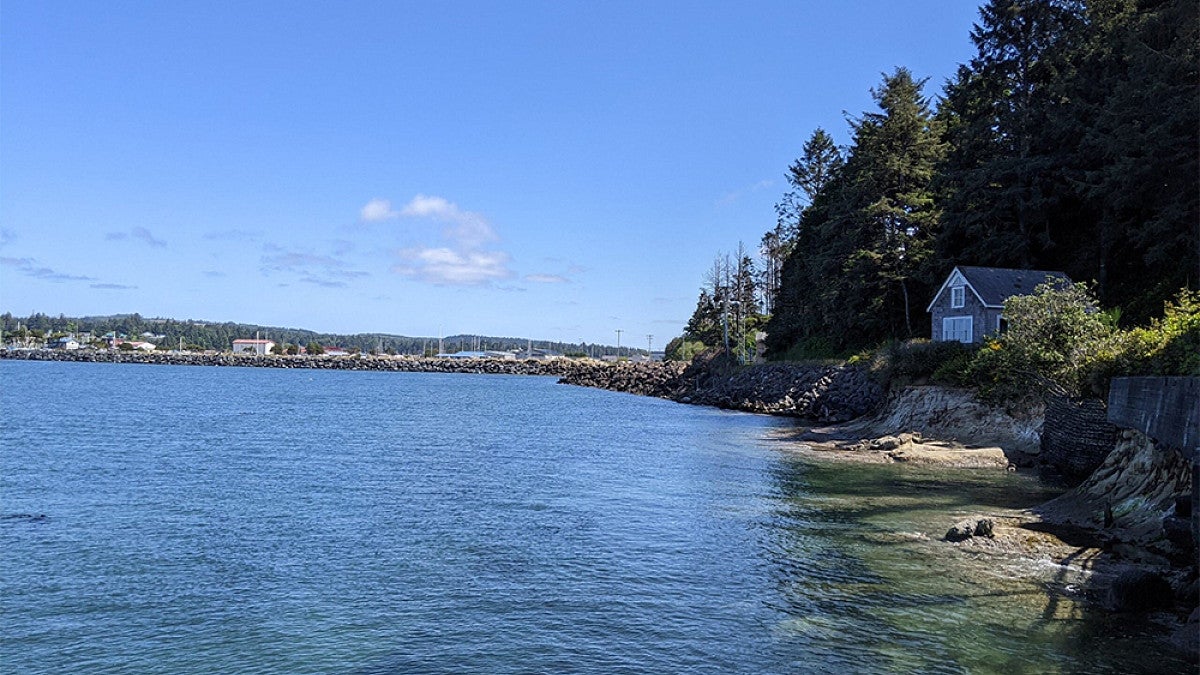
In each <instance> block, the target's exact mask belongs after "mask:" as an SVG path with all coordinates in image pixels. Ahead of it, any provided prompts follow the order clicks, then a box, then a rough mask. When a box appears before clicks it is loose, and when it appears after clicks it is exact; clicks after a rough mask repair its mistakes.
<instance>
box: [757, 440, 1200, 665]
mask: <svg viewBox="0 0 1200 675" xmlns="http://www.w3.org/2000/svg"><path fill="white" fill-rule="evenodd" d="M768 475H769V481H770V499H771V500H772V501H773V503H774V504H775V505H776V507H775V509H774V510H773V511H771V513H770V514H769V516H768V517H766V518H765V520H764V522H763V523H762V527H761V528H760V537H761V541H760V546H761V550H762V552H763V555H764V556H765V557H766V558H767V559H768V560H769V561H770V568H771V574H772V580H773V582H774V585H775V587H776V588H777V591H778V594H777V597H778V602H777V605H776V609H777V610H778V611H780V612H781V613H782V614H785V615H786V617H787V618H785V619H783V620H782V621H781V622H780V625H779V626H778V627H777V632H778V633H779V639H780V640H782V641H784V642H798V643H804V644H805V645H806V646H807V647H808V648H811V649H816V650H817V652H818V653H827V654H831V655H832V654H834V653H843V654H844V653H845V652H846V651H847V650H851V652H852V653H853V652H855V651H856V652H857V653H858V654H860V655H861V656H862V657H863V659H864V660H863V661H861V662H858V663H856V664H854V666H853V670H854V671H855V672H944V673H964V672H971V673H977V672H996V673H1024V672H1030V673H1033V672H1038V673H1041V672H1064V673H1068V672H1069V673H1074V672H1090V673H1096V672H1104V673H1163V672H1194V665H1191V664H1188V663H1187V662H1186V661H1185V660H1183V659H1182V658H1180V657H1179V656H1178V655H1174V654H1170V653H1166V652H1167V651H1168V650H1166V649H1162V648H1160V647H1161V646H1162V645H1161V640H1162V638H1163V633H1164V631H1163V628H1162V626H1161V625H1159V624H1154V623H1151V622H1149V621H1147V620H1146V619H1145V618H1144V617H1130V616H1126V617H1114V616H1111V615H1107V614H1106V613H1104V612H1103V610H1099V609H1097V608H1096V607H1095V605H1094V604H1093V603H1091V602H1089V601H1088V600H1087V597H1086V595H1087V593H1086V588H1087V585H1086V578H1085V576H1084V575H1081V573H1080V571H1079V569H1080V568H1084V569H1088V568H1089V567H1090V566H1091V564H1092V563H1093V562H1094V560H1093V558H1094V557H1095V556H1096V554H1097V551H1096V549H1095V548H1092V547H1090V544H1092V543H1093V542H1091V541H1088V540H1086V539H1081V540H1079V542H1078V543H1079V546H1078V547H1077V549H1076V550H1075V551H1074V552H1073V553H1071V554H1069V555H1068V558H1069V559H1068V560H1066V561H1065V562H1068V563H1074V564H1073V565H1071V566H1066V565H1060V564H1057V561H1055V560H1052V559H1050V558H1049V557H1048V556H1039V555H1037V554H1024V555H1022V554H1018V553H1015V552H1013V551H1007V552H1006V551H1003V550H999V549H997V550H987V549H983V550H975V549H970V548H967V547H956V546H955V545H953V544H950V543H948V542H945V541H942V540H941V537H942V535H943V534H944V533H945V530H946V528H947V527H948V526H949V525H950V524H952V523H953V522H954V521H955V520H956V519H957V518H960V517H963V516H965V515H968V514H979V513H985V514H994V515H997V516H1004V515H1014V513H1015V512H1014V510H1015V509H1022V508H1028V507H1031V506H1034V505H1036V504H1039V503H1041V502H1043V501H1045V500H1047V499H1049V498H1051V497H1053V496H1055V495H1056V494H1058V492H1059V488H1056V487H1052V486H1049V487H1048V486H1046V485H1044V484H1041V483H1039V482H1038V481H1036V480H1034V479H1031V478H1029V477H1026V476H1019V475H1013V474H1008V473H1004V472H989V471H979V470H956V469H946V468H937V469H929V468H922V467H911V466H903V465H849V464H833V463H828V464H823V463H817V462H812V461H810V460H807V459H798V458H795V457H792V456H788V455H786V454H785V455H783V456H781V458H780V460H779V461H778V462H776V463H775V464H774V466H773V467H772V468H771V470H770V471H769V472H768ZM1155 645H1158V647H1155ZM1148 652H1153V653H1155V656H1154V658H1153V659H1152V660H1151V659H1149V658H1147V656H1146V655H1147V653H1148Z"/></svg>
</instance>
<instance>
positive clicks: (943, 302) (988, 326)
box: [925, 266, 1071, 344]
mask: <svg viewBox="0 0 1200 675" xmlns="http://www.w3.org/2000/svg"><path fill="white" fill-rule="evenodd" d="M1047 280H1049V281H1051V282H1055V283H1059V284H1064V285H1065V284H1070V283H1071V279H1070V278H1069V277H1067V275H1065V274H1063V273H1062V272H1047V271H1044V270H1014V269H1005V268H1001V267H966V266H962V267H955V268H954V270H953V271H951V272H950V276H949V277H947V278H946V281H945V283H943V284H942V287H941V288H940V289H938V292H937V294H936V295H934V296H933V301H932V302H930V303H929V307H928V308H927V309H926V310H925V311H927V312H929V317H930V322H931V323H932V326H931V328H932V331H931V335H932V337H933V340H934V342H949V341H951V340H957V341H958V342H963V343H966V344H971V343H975V342H980V341H982V340H983V336H984V335H988V334H991V333H999V332H1000V331H1001V330H1003V328H1004V316H1003V313H1004V301H1005V300H1008V299H1009V298H1011V297H1014V296H1018V295H1032V294H1033V291H1034V289H1035V288H1037V287H1038V286H1039V285H1041V284H1044V283H1046V281H1047Z"/></svg>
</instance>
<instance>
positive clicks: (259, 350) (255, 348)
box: [233, 339, 275, 356]
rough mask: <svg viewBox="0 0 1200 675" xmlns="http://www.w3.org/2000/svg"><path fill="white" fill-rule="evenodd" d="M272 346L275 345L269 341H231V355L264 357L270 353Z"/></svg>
mask: <svg viewBox="0 0 1200 675" xmlns="http://www.w3.org/2000/svg"><path fill="white" fill-rule="evenodd" d="M274 346H275V343H274V342H272V341H270V340H247V339H238V340H234V341H233V353H234V354H255V355H257V356H266V355H267V354H270V353H271V348H272V347H274Z"/></svg>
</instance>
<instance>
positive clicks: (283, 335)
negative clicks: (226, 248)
mask: <svg viewBox="0 0 1200 675" xmlns="http://www.w3.org/2000/svg"><path fill="white" fill-rule="evenodd" d="M18 326H20V329H21V330H22V331H27V332H29V331H31V332H33V333H35V334H36V336H37V337H43V338H49V337H51V336H54V335H66V334H74V335H77V336H78V335H85V334H90V335H92V336H95V337H100V336H103V335H105V334H107V333H116V334H118V335H123V336H126V337H127V338H128V339H129V340H143V339H145V338H143V337H141V336H142V335H143V334H144V333H149V334H151V335H154V336H160V335H161V336H162V337H161V338H158V339H156V340H153V341H154V342H155V343H156V344H158V345H160V347H161V348H163V349H174V348H176V347H178V346H179V345H180V342H181V340H182V343H183V345H184V347H185V348H190V349H214V350H217V351H228V350H229V349H231V348H232V346H233V341H234V340H236V339H238V338H253V337H254V336H255V335H258V336H259V337H261V338H264V339H270V340H272V341H274V342H275V343H277V344H291V345H298V346H301V347H303V346H307V345H308V344H309V343H312V342H315V343H317V344H319V345H321V346H323V347H343V348H346V349H349V350H357V351H360V352H364V353H370V352H378V353H388V354H421V353H422V352H423V351H424V352H436V350H437V349H438V338H436V337H407V336H403V335H388V334H385V333H358V334H354V335H340V334H335V333H318V332H316V331H311V330H304V329H300V328H280V327H278V326H258V325H254V324H246V323H233V322H225V323H214V322H209V321H193V320H190V319H189V320H177V319H159V318H146V317H143V316H141V315H140V314H119V315H113V316H84V317H68V316H63V315H61V314H60V315H58V316H50V315H47V314H41V313H37V314H31V315H30V316H27V317H15V316H13V315H12V314H11V313H5V314H3V315H0V328H3V330H4V336H5V339H6V340H7V339H8V338H9V337H12V336H14V335H17V336H20V332H18ZM441 344H442V345H443V346H444V347H445V349H446V351H447V352H458V351H465V350H471V349H481V350H500V351H507V350H513V349H522V350H523V349H525V348H526V347H527V346H529V344H530V340H529V339H528V338H514V337H493V336H487V335H450V336H447V337H444V338H442V339H441ZM532 344H533V347H534V348H535V349H547V348H548V349H552V350H554V351H558V352H561V353H564V354H568V355H590V356H596V357H600V356H603V355H606V354H616V353H617V348H616V347H612V346H609V345H592V344H587V343H567V342H549V341H546V340H533V341H532ZM640 351H642V350H637V349H633V350H631V349H630V348H628V347H622V349H621V353H622V354H626V355H628V354H630V353H636V352H640Z"/></svg>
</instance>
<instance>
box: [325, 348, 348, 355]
mask: <svg viewBox="0 0 1200 675" xmlns="http://www.w3.org/2000/svg"><path fill="white" fill-rule="evenodd" d="M349 353H350V351H349V350H348V349H346V348H345V347H325V352H324V354H325V356H346V355H347V354H349Z"/></svg>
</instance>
